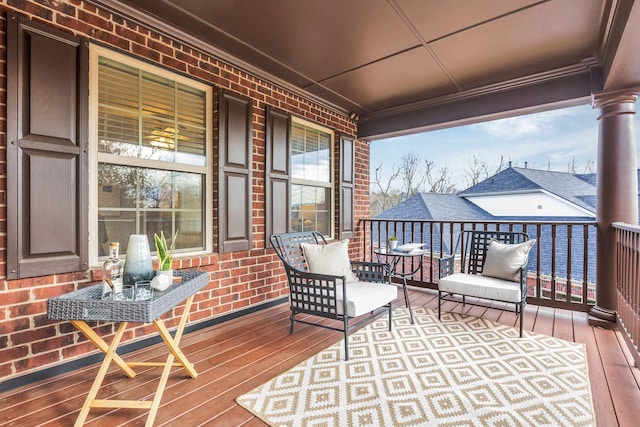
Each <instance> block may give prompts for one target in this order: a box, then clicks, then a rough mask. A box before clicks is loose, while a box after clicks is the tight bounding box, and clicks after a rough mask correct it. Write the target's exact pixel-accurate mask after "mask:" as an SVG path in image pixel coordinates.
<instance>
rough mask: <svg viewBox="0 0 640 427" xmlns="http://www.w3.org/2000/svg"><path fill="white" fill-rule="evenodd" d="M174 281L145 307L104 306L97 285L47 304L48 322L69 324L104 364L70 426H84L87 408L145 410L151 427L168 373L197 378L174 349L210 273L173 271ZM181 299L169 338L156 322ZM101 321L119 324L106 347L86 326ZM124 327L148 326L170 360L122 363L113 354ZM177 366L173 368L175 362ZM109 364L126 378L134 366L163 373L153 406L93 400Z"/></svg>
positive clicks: (132, 303)
mask: <svg viewBox="0 0 640 427" xmlns="http://www.w3.org/2000/svg"><path fill="white" fill-rule="evenodd" d="M175 274H176V276H179V277H181V278H182V281H181V282H177V283H174V284H172V285H171V286H170V287H169V288H167V289H166V290H165V291H163V292H158V291H155V292H154V295H153V298H152V299H150V300H147V301H113V300H103V299H101V296H102V285H101V284H98V285H94V286H90V287H87V288H84V289H80V290H78V291H75V292H71V293H68V294H65V295H61V296H58V297H54V298H51V299H49V300H48V301H47V315H48V317H49V319H52V320H69V321H71V324H73V325H74V326H75V327H76V328H77V329H78V330H79V331H80V332H82V333H83V334H84V335H85V336H86V337H87V338H88V339H89V340H90V341H91V342H92V343H94V344H95V345H96V347H98V348H99V349H100V350H101V351H102V352H103V353H104V354H105V357H104V360H103V361H102V365H101V366H100V369H99V370H98V374H97V376H96V379H95V380H94V382H93V385H92V386H91V389H90V390H89V394H88V395H87V398H86V399H85V402H84V404H83V405H82V409H81V410H80V414H79V415H78V418H77V420H76V423H75V425H76V426H81V425H83V424H84V422H85V420H86V419H87V416H88V415H89V411H90V410H91V408H132V409H148V410H149V416H148V417H147V421H146V424H145V425H146V426H152V425H153V422H154V420H155V417H156V414H157V412H158V408H159V407H160V400H161V399H162V394H163V392H164V389H165V386H166V384H167V380H168V379H169V373H170V372H171V369H172V368H173V367H180V366H181V367H183V368H184V369H185V370H186V371H187V373H188V374H189V376H191V378H195V377H196V376H197V375H198V373H197V372H196V370H195V368H194V366H193V363H191V362H189V360H187V358H186V356H185V355H184V353H183V352H182V350H180V347H179V344H180V339H181V338H182V333H183V331H184V327H185V326H186V324H187V320H188V319H189V312H190V310H191V303H192V302H193V297H194V296H195V294H196V293H197V292H198V291H199V290H200V289H202V288H203V287H205V286H206V285H207V284H208V283H209V273H207V272H200V271H176V272H175ZM185 299H186V304H185V308H184V311H183V312H182V315H181V317H180V323H179V324H178V328H177V329H176V332H175V335H174V336H173V337H172V336H171V334H170V333H169V331H168V330H167V328H166V327H165V326H164V323H163V322H162V320H160V316H162V315H163V314H164V313H166V312H167V311H169V310H171V309H172V308H173V307H175V306H177V305H178V304H180V303H181V302H182V301H184V300H185ZM94 321H104V322H117V323H119V325H118V327H117V330H116V334H115V336H114V337H113V340H112V341H111V344H107V343H106V342H105V341H104V340H103V339H102V338H101V337H100V336H99V335H98V334H97V333H96V332H95V331H94V330H93V329H91V327H90V326H89V325H88V324H87V323H86V322H94ZM129 322H134V323H153V325H154V326H155V328H156V329H157V331H158V333H159V334H160V337H161V338H162V340H163V341H164V343H165V344H166V346H167V347H168V348H169V355H168V356H167V360H166V361H165V362H164V363H161V362H125V361H124V360H123V359H122V358H121V357H120V356H118V354H117V353H116V349H117V348H118V345H120V341H121V340H122V336H123V335H124V332H125V329H126V327H127V325H128V323H129ZM175 359H177V360H178V361H177V362H176V363H174V360H175ZM111 362H114V363H115V364H116V365H118V366H119V367H120V369H121V370H122V371H123V372H124V373H125V374H126V375H127V376H128V377H129V378H133V377H135V375H136V373H135V371H134V370H133V369H132V368H134V367H136V366H144V367H149V366H160V367H163V371H162V375H161V376H160V382H159V384H158V388H157V389H156V393H155V395H154V398H153V400H113V399H112V400H108V399H96V396H97V394H98V390H99V389H100V387H101V386H102V382H103V381H104V378H105V375H106V374H107V371H108V369H109V365H110V364H111Z"/></svg>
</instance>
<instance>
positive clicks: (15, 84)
mask: <svg viewBox="0 0 640 427" xmlns="http://www.w3.org/2000/svg"><path fill="white" fill-rule="evenodd" d="M88 75H89V56H88V46H87V43H86V41H83V40H81V39H79V38H76V37H74V36H72V35H70V34H67V33H65V32H61V31H58V30H55V29H53V28H49V27H48V26H46V25H44V24H41V23H38V22H33V21H29V20H28V19H25V18H23V17H18V16H17V15H15V14H11V13H10V14H8V16H7V277H8V278H9V279H18V278H23V277H33V276H41V275H49V274H56V273H65V272H72V271H81V270H85V269H87V267H88V265H87V256H88V252H87V249H88V226H87V221H88V202H87V200H88V180H87V177H88V158H87V126H88V123H87V120H88V88H89V87H88V85H89V83H88V82H89V79H88Z"/></svg>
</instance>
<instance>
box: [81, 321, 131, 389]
mask: <svg viewBox="0 0 640 427" xmlns="http://www.w3.org/2000/svg"><path fill="white" fill-rule="evenodd" d="M71 324H72V325H73V326H75V327H76V329H78V330H79V331H80V332H82V334H83V335H84V336H85V337H87V339H88V340H89V341H91V342H92V343H94V344H95V346H96V347H98V348H99V349H100V350H101V351H102V352H103V353H105V354H106V353H107V350H108V349H109V345H108V344H107V343H106V342H105V341H104V340H103V339H102V338H101V337H100V335H98V334H96V332H95V331H94V330H93V329H91V328H90V327H89V325H87V324H86V322H85V321H84V320H72V321H71ZM125 325H126V323H125ZM112 358H113V361H114V363H115V364H116V365H118V366H119V367H120V369H122V370H123V371H124V373H125V374H127V376H128V377H129V378H133V377H135V376H136V373H135V372H134V370H133V369H131V368H130V367H129V365H127V362H125V361H124V360H122V358H121V357H120V356H118V354H117V353H115V352H114V353H113V355H112Z"/></svg>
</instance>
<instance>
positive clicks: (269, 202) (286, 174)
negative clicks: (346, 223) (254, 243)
mask: <svg viewBox="0 0 640 427" xmlns="http://www.w3.org/2000/svg"><path fill="white" fill-rule="evenodd" d="M265 116H266V152H265V157H266V164H265V171H266V172H265V173H266V182H265V245H266V247H270V246H271V243H270V242H269V236H271V235H272V234H273V233H286V232H288V231H290V223H291V208H290V200H291V198H290V193H291V182H290V177H291V170H290V169H291V138H290V135H291V115H289V114H288V113H285V112H284V111H280V110H276V109H274V108H271V107H267V110H266V114H265Z"/></svg>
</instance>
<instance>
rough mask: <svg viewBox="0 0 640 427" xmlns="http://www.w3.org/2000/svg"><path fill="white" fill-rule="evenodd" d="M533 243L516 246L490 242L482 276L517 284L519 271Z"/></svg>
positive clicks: (533, 240) (533, 241)
mask: <svg viewBox="0 0 640 427" xmlns="http://www.w3.org/2000/svg"><path fill="white" fill-rule="evenodd" d="M535 243H536V241H535V239H531V240H527V241H526V242H523V243H516V244H507V243H501V242H498V241H497V240H492V241H491V243H490V244H489V248H488V249H487V255H486V259H485V260H484V266H483V267H482V275H483V276H490V277H496V278H498V279H504V280H510V281H512V282H519V281H520V269H521V268H522V267H524V266H525V265H526V264H527V260H528V259H529V251H530V250H531V247H532V246H533V245H534V244H535Z"/></svg>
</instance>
